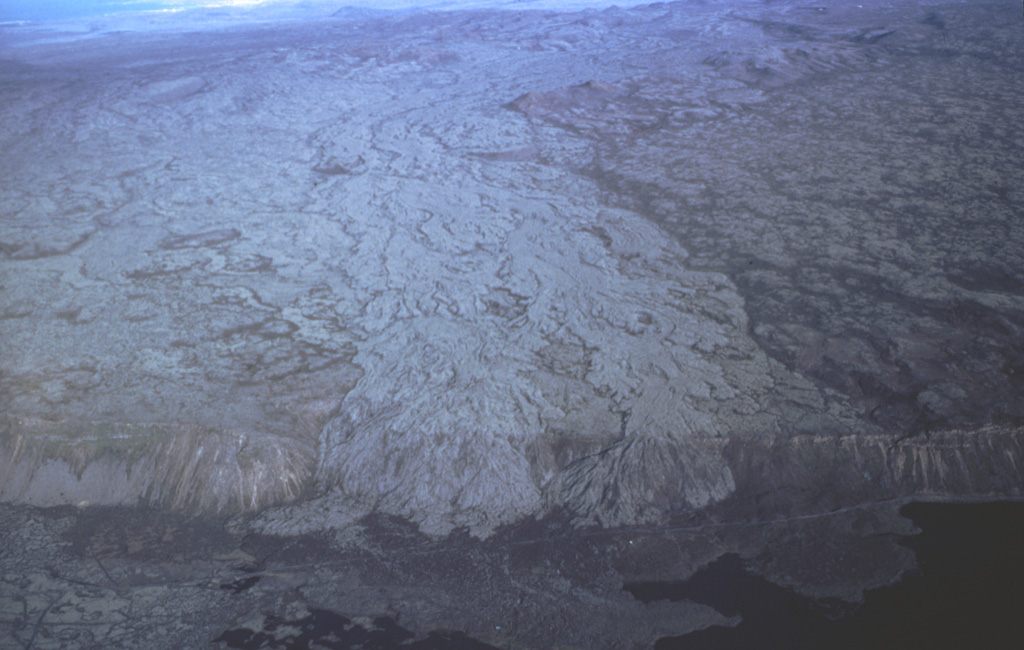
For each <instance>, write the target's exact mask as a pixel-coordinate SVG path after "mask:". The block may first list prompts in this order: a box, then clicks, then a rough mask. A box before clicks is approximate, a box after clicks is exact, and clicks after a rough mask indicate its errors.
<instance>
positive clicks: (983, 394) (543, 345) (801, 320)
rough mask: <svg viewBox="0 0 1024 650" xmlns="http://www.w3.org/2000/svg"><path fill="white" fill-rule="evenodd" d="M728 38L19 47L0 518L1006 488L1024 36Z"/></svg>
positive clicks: (186, 38) (933, 29) (266, 516)
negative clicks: (13, 509) (80, 511)
mask: <svg viewBox="0 0 1024 650" xmlns="http://www.w3.org/2000/svg"><path fill="white" fill-rule="evenodd" d="M736 11H738V12H740V13H736ZM736 11H729V12H726V11H725V10H717V9H714V8H713V7H701V8H695V7H690V6H689V5H683V4H673V5H652V6H649V7H640V8H636V9H634V10H629V11H622V10H616V11H611V10H609V11H607V12H588V13H586V14H585V15H583V14H581V15H569V14H565V15H560V14H536V15H531V14H527V15H526V17H524V18H521V19H519V20H516V21H507V20H505V19H504V18H503V16H504V14H487V13H481V14H471V15H470V14H467V15H464V16H459V15H437V16H433V17H431V18H430V20H429V21H426V19H424V20H425V21H426V22H417V21H416V20H413V19H407V18H401V19H399V18H397V17H388V16H382V17H378V18H372V19H371V18H367V17H364V18H360V20H366V21H372V24H370V23H367V24H363V23H359V22H352V21H346V20H341V19H339V20H338V21H336V22H331V23H330V24H328V25H324V24H319V23H318V24H306V23H294V24H290V25H288V26H287V27H281V28H280V29H277V30H273V31H272V32H261V31H259V30H248V29H238V30H236V31H233V32H232V34H231V38H230V39H228V40H227V41H223V42H212V41H211V42H209V43H207V42H206V41H201V39H202V37H201V36H197V35H195V34H188V33H183V34H175V35H169V36H167V37H166V39H164V40H160V39H157V40H152V39H149V38H148V37H147V36H146V35H143V34H137V35H125V36H124V37H123V38H121V41H120V42H119V46H118V48H113V49H112V48H106V47H104V46H103V45H102V43H104V42H106V41H104V40H103V39H102V38H100V39H97V40H96V41H95V42H92V43H91V44H84V45H81V47H75V48H70V49H69V48H67V47H64V46H58V45H54V44H47V43H33V42H32V41H31V35H29V36H24V37H23V38H25V39H27V40H25V42H22V43H20V47H19V48H16V51H15V49H13V48H11V49H9V51H8V50H5V52H7V53H5V54H4V56H8V55H9V56H14V57H17V58H19V59H21V60H22V63H23V65H22V66H7V67H3V68H0V75H5V77H4V80H5V83H4V85H2V86H0V93H2V96H0V99H3V101H2V102H0V117H2V124H3V126H2V127H0V143H2V147H3V150H4V151H8V152H11V155H9V156H8V157H6V158H4V159H3V160H0V178H2V179H4V180H2V181H0V183H2V185H0V189H2V191H3V199H2V200H3V209H4V221H3V225H2V230H0V273H2V275H0V288H2V291H3V299H4V300H3V305H2V314H0V341H2V343H0V345H3V349H2V355H0V407H2V411H3V414H4V419H3V420H2V421H0V499H2V500H4V501H11V502H16V503H30V504H35V505H55V504H62V503H74V504H80V503H92V504H129V503H135V502H137V501H139V500H143V501H147V502H150V503H154V504H160V505H165V506H170V507H174V508H186V509H187V508H193V509H198V510H201V511H211V512H221V513H223V512H248V513H253V512H259V513H260V515H259V517H257V518H255V519H254V520H253V522H252V524H251V525H252V527H253V529H254V530H263V531H273V532H280V533H289V532H298V531H308V530H311V529H316V528H323V527H336V526H342V525H345V524H347V523H351V522H352V521H355V520H356V519H358V518H359V517H362V516H364V515H367V514H369V513H374V512H376V513H384V514H388V515H394V516H398V517H401V518H404V519H407V520H410V521H412V522H414V523H416V524H417V525H418V526H419V527H420V528H421V529H422V530H423V531H425V532H427V533H429V534H431V535H444V534H447V533H450V532H452V531H455V530H458V529H463V528H465V529H468V530H469V531H470V532H471V533H473V534H475V535H478V536H481V537H482V536H488V535H490V534H492V533H493V532H494V531H495V530H496V529H497V528H498V527H500V526H503V525H506V524H511V523H514V522H517V521H521V520H523V519H526V518H530V517H542V516H544V515H545V514H549V513H553V512H566V513H568V515H569V516H570V517H571V518H572V519H573V521H574V522H575V523H576V524H578V525H601V526H629V525H639V524H651V523H656V522H660V521H664V519H665V518H666V517H667V516H669V515H670V514H679V513H687V512H689V513H692V512H695V511H700V510H707V511H708V512H709V513H733V514H735V515H736V516H744V517H746V516H754V515H756V516H760V515H762V514H764V515H766V516H775V515H779V516H788V515H798V514H799V513H800V512H802V511H817V510H820V509H822V508H838V507H843V506H844V505H847V504H852V503H856V502H859V501H862V500H880V499H889V498H895V497H900V496H907V495H912V494H924V495H933V496H945V497H955V496H993V497H997V496H1015V495H1019V494H1020V491H1021V489H1022V479H1021V469H1020V468H1021V461H1022V458H1021V455H1022V451H1021V445H1022V442H1021V441H1022V432H1021V428H1020V423H1021V421H1022V420H1021V418H1022V417H1024V397H1022V392H1021V389H1022V385H1021V379H1020V378H1021V377H1022V376H1024V360H1022V359H1024V357H1022V354H1021V349H1020V345H1019V340H1020V334H1021V332H1022V330H1024V298H1022V294H1021V292H1020V289H1019V287H1020V286H1024V278H1021V277H1020V274H1019V271H1018V270H1017V269H1021V268H1024V260H1022V259H1021V258H1020V256H1021V252H1020V251H1024V240H1022V237H1024V235H1022V230H1021V228H1020V227H1019V224H1018V221H1019V219H1018V216H1019V215H1018V214H1017V213H1016V211H1015V208H1014V206H1016V205H1019V204H1020V203H1021V201H1022V197H1021V196H1020V190H1019V189H1018V188H1020V187H1024V178H1022V172H1021V170H1022V169H1024V164H1021V160H1020V151H1019V150H1015V149H1013V148H1012V147H1010V146H1008V145H1007V144H1006V143H1007V142H1014V141H1016V140H1015V138H1016V139H1017V140H1019V139H1020V138H1021V137H1024V135H1022V132H1021V128H1022V127H1021V124H1024V119H1021V117H1022V116H1021V115H1019V113H1020V109H1019V107H1020V106H1022V105H1024V101H1021V99H1022V98H1021V88H1022V87H1024V86H1022V85H1021V84H1019V83H1017V82H1018V81H1019V78H1018V77H1019V70H1020V69H1021V68H1020V66H1017V65H1014V63H1019V62H1020V59H1021V52H1022V45H1021V40H1020V37H1019V34H1018V35H1014V34H1015V32H1014V33H1011V31H1012V30H1011V29H1010V28H1009V27H1007V28H1005V29H1004V28H1003V27H998V28H991V29H990V27H991V25H990V24H989V23H990V22H991V20H990V18H991V11H994V9H992V8H991V7H980V8H972V9H969V10H967V9H965V10H963V11H962V12H961V11H959V10H958V13H957V14H956V17H950V18H949V21H938V22H937V21H936V20H930V19H929V18H928V17H927V16H923V15H918V14H917V13H915V12H916V10H913V11H912V10H909V9H908V10H897V9H891V10H890V9H886V10H884V11H883V10H881V9H879V10H878V12H877V13H872V14H870V15H868V14H863V15H862V14H856V15H854V14H851V13H849V11H848V10H845V9H841V8H839V7H835V8H830V9H829V10H827V11H821V12H817V11H816V12H807V11H804V10H803V9H799V8H793V7H783V6H773V7H766V6H761V5H760V4H757V3H753V4H751V5H749V6H743V7H742V8H741V9H738V10H736ZM986 12H988V13H986ZM986 21H988V22H986ZM940 23H941V24H940ZM880 24H881V25H884V28H880V27H879V25H880ZM439 25H440V26H441V27H444V28H445V29H446V30H447V31H445V34H447V36H446V37H445V39H439V38H438V36H437V35H438V33H439V31H438V30H439V29H440V28H439V27H438V26H439ZM339 34H340V36H339ZM983 36H984V37H983ZM111 38H113V37H111ZM119 38H120V37H119ZM937 48H945V49H943V50H942V51H943V52H945V51H946V49H949V50H950V51H952V52H959V53H961V54H962V56H959V55H958V56H956V57H949V56H945V55H942V56H938V54H937ZM115 50H116V51H115ZM996 50H998V52H999V54H998V56H997V57H996V58H997V59H998V60H999V61H1002V62H1000V63H999V64H998V65H990V62H991V60H992V59H991V57H990V56H989V55H988V54H986V52H988V53H989V54H991V53H992V52H995V51H996ZM607 52H616V53H621V54H622V56H621V57H620V56H616V57H608V56H606V55H605V53H607ZM226 54H230V56H226ZM992 56H996V55H992ZM999 57H1002V59H999ZM137 60H143V61H148V62H149V63H147V64H146V66H143V67H139V66H137V65H135V64H134V62H135V61H137ZM24 66H29V68H28V69H30V70H32V71H33V74H31V75H30V74H28V73H26V72H25V70H26V68H25V67H24ZM961 79H963V80H965V81H964V83H965V84H967V86H966V87H964V88H961V87H959V86H958V85H957V84H958V83H960V82H959V81H951V80H961ZM982 116H983V117H982ZM300 118H301V119H300ZM274 506H280V507H274Z"/></svg>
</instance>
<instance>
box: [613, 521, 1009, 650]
mask: <svg viewBox="0 0 1024 650" xmlns="http://www.w3.org/2000/svg"><path fill="white" fill-rule="evenodd" d="M900 512H901V514H902V515H903V516H905V517H908V518H910V519H911V520H912V521H913V522H914V523H915V524H916V525H917V526H918V527H919V528H921V529H922V532H921V533H920V534H918V535H916V536H913V537H909V538H907V539H905V540H904V541H902V542H901V543H903V544H905V545H906V546H908V547H910V548H911V549H913V550H914V552H915V553H916V554H917V558H918V563H919V565H920V569H919V570H916V571H913V572H910V573H908V574H906V575H904V576H903V577H902V579H901V580H900V581H899V582H897V583H896V584H894V585H891V586H888V587H883V588H880V589H875V590H871V591H869V592H867V593H866V599H865V602H864V603H863V604H862V605H860V606H856V605H851V604H847V603H840V602H836V601H833V602H822V601H818V600H814V599H811V598H807V597H804V596H800V595H798V594H795V593H793V592H791V591H789V590H787V589H784V588H782V587H779V586H778V585H775V584H773V583H771V582H769V581H767V580H765V579H764V578H761V577H759V576H756V575H753V574H751V573H748V572H747V571H746V570H745V569H744V566H743V561H742V560H741V559H740V558H739V557H738V556H736V555H733V554H729V555H723V556H722V557H720V558H719V559H718V560H716V561H715V562H713V563H712V564H710V565H709V566H707V567H706V568H704V569H702V570H701V571H698V572H697V573H696V574H695V575H694V576H693V577H692V578H690V579H689V580H687V581H685V582H676V583H668V582H660V583H659V582H654V583H640V584H632V585H627V586H626V588H627V590H628V591H630V593H632V594H633V595H634V597H636V598H638V599H639V600H642V601H644V602H651V601H654V600H660V599H669V600H682V599H689V600H693V601H696V602H700V603H704V604H707V605H710V606H712V607H714V608H715V609H717V610H718V611H720V612H722V613H723V614H725V615H727V616H732V615H735V614H739V615H741V616H742V618H743V621H742V622H741V623H740V624H739V625H738V626H737V627H735V628H723V627H715V628H709V629H707V630H701V631H699V632H694V633H691V634H688V635H685V636H681V637H674V638H664V639H661V640H660V641H659V642H658V643H657V645H656V646H655V648H656V649H657V650H669V649H673V648H685V649H686V650H705V649H711V648H714V649H716V650H725V649H729V650H741V649H742V650H748V649H750V650H753V649H757V650H771V649H776V648H777V649H780V650H782V649H785V650H798V649H811V648H814V649H829V650H832V649H849V650H854V649H857V650H859V649H869V648H870V649H882V648H886V649H887V648H893V649H896V648H899V649H903V650H907V649H916V648H922V649H925V648H927V649H929V650H940V649H950V650H952V649H965V648H979V649H980V648H984V649H986V650H991V649H993V648H1008V649H1009V648H1013V649H1017V648H1021V647H1024V503H980V504H938V503H912V504H909V505H907V506H905V507H904V508H903V509H902V510H901V511H900Z"/></svg>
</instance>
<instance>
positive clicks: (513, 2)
mask: <svg viewBox="0 0 1024 650" xmlns="http://www.w3.org/2000/svg"><path fill="white" fill-rule="evenodd" d="M637 4H642V3H640V2H634V1H629V0H627V1H626V2H615V1H614V0H4V2H3V3H2V4H0V22H51V21H60V20H72V19H78V18H93V17H98V16H106V15H113V14H125V13H135V12H142V11H160V12H176V11H182V10H187V9H200V8H224V9H271V10H280V9H295V10H299V11H302V10H307V9H308V10H309V11H311V12H318V11H327V12H333V11H334V10H336V9H339V8H341V7H365V8H376V9H386V10H402V9H412V8H430V9H439V10H453V9H470V8H482V7H491V8H506V9H509V8H515V7H517V6H519V7H522V8H524V9H525V8H529V9H545V8H546V9H567V10H572V9H581V8H585V7H595V8H602V7H609V6H613V5H620V6H634V5H637Z"/></svg>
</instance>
